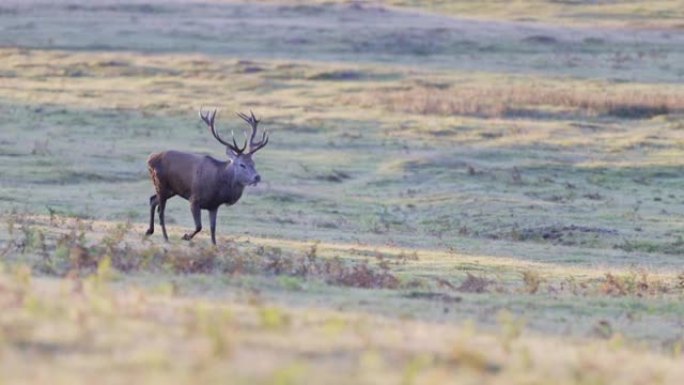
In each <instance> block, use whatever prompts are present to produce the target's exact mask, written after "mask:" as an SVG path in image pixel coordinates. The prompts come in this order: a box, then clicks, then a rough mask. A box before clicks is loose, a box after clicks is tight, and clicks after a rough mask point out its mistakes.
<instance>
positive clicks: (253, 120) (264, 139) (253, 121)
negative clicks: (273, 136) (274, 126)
mask: <svg viewBox="0 0 684 385" xmlns="http://www.w3.org/2000/svg"><path fill="white" fill-rule="evenodd" d="M237 115H238V116H239V117H240V118H242V120H244V121H245V122H247V123H248V124H249V125H250V127H252V132H251V134H250V136H249V153H250V154H254V153H255V152H257V150H259V149H261V148H262V147H264V146H265V145H266V144H267V143H268V136H266V132H267V131H265V130H264V132H263V133H262V134H261V140H260V141H258V142H256V141H255V140H254V139H255V138H256V135H257V126H258V125H259V122H260V120H259V119H257V117H256V116H255V115H254V112H253V111H252V110H249V115H247V114H244V113H242V112H238V113H237Z"/></svg>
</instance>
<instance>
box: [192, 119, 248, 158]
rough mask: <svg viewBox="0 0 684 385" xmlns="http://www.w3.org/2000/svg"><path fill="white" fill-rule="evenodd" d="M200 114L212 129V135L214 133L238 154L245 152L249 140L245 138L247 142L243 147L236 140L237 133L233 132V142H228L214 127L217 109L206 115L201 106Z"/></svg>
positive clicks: (222, 142) (215, 136)
mask: <svg viewBox="0 0 684 385" xmlns="http://www.w3.org/2000/svg"><path fill="white" fill-rule="evenodd" d="M199 116H200V119H202V121H203V122H204V123H205V124H206V125H207V126H209V128H210V129H211V133H212V135H214V138H216V140H218V141H219V142H221V144H223V145H224V146H226V147H228V148H229V149H230V150H231V151H233V152H234V153H235V154H236V155H240V154H242V153H243V152H245V149H246V148H247V140H245V144H244V145H243V146H242V148H240V147H238V144H237V142H236V141H235V134H234V133H233V143H232V144H231V143H228V142H226V141H225V140H223V139H221V137H220V136H219V134H218V132H217V131H216V127H214V118H216V109H214V111H212V112H207V113H206V115H205V114H204V113H202V107H200V110H199Z"/></svg>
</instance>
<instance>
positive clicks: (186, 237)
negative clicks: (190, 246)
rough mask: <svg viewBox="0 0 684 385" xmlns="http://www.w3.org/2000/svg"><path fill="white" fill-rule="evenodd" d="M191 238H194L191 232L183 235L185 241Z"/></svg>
mask: <svg viewBox="0 0 684 385" xmlns="http://www.w3.org/2000/svg"><path fill="white" fill-rule="evenodd" d="M191 239H192V235H190V234H185V235H183V240H184V241H189V240H191Z"/></svg>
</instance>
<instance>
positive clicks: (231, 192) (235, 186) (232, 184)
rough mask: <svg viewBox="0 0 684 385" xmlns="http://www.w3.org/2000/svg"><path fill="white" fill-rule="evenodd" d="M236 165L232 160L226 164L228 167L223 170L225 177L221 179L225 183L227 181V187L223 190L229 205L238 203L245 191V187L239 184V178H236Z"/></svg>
mask: <svg viewBox="0 0 684 385" xmlns="http://www.w3.org/2000/svg"><path fill="white" fill-rule="evenodd" d="M234 165H235V163H233V161H232V160H230V161H228V162H226V166H225V168H224V169H223V174H224V175H223V177H222V178H221V179H222V180H223V181H225V186H224V188H223V189H222V190H223V195H224V200H225V201H226V203H228V204H233V203H235V202H237V201H238V200H239V199H240V197H241V196H242V192H243V191H244V189H245V186H244V185H242V184H240V183H238V181H237V178H236V177H235V167H234Z"/></svg>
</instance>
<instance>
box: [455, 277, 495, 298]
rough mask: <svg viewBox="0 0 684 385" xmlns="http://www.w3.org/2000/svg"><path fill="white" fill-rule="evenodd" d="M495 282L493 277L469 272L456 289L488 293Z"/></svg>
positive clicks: (465, 291) (466, 291)
mask: <svg viewBox="0 0 684 385" xmlns="http://www.w3.org/2000/svg"><path fill="white" fill-rule="evenodd" d="M493 283H494V281H492V280H491V279H486V278H484V277H477V276H475V275H473V274H471V273H467V275H466V279H465V281H463V283H461V285H460V286H459V287H457V288H456V290H458V291H461V292H464V293H486V292H488V291H489V286H490V285H491V284H493Z"/></svg>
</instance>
